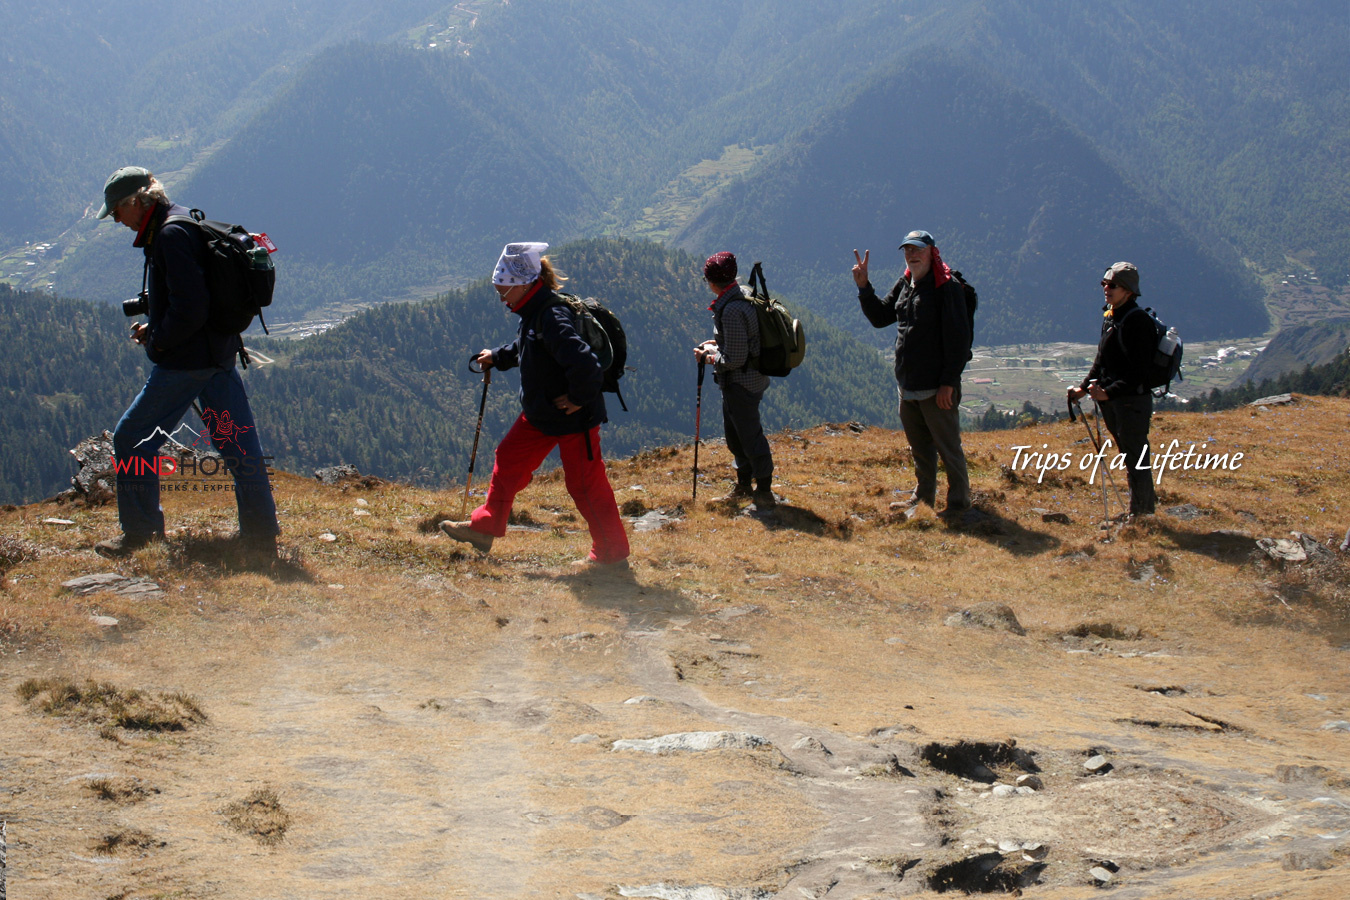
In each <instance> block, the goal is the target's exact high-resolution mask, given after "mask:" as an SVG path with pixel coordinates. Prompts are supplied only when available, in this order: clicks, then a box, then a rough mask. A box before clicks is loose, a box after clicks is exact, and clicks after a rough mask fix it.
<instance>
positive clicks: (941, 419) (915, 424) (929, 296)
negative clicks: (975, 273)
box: [853, 231, 971, 516]
mask: <svg viewBox="0 0 1350 900" xmlns="http://www.w3.org/2000/svg"><path fill="white" fill-rule="evenodd" d="M900 252H902V253H904V254H905V266H906V268H905V274H904V275H903V276H901V278H900V280H899V281H897V282H896V283H895V286H894V287H892V288H891V289H890V291H889V292H888V293H887V294H886V296H885V297H884V298H881V297H878V296H877V292H876V290H875V289H874V288H873V287H872V282H871V281H870V280H869V279H868V274H867V268H868V262H869V260H870V258H871V251H870V250H869V251H866V252H865V253H864V254H863V255H862V256H859V255H858V251H857V250H854V251H853V256H854V258H855V259H856V260H857V264H856V265H854V266H853V281H854V283H855V284H856V285H857V286H858V302H859V303H860V304H861V305H862V311H863V315H865V316H867V321H869V322H871V323H872V327H873V328H885V327H886V326H888V325H895V326H896V330H895V379H896V381H897V382H899V388H900V424H901V425H903V426H904V429H905V439H906V440H908V441H909V448H910V450H912V451H913V453H914V473H915V476H916V478H917V479H918V486H917V487H915V489H914V495H913V498H912V500H911V502H910V505H911V506H914V505H917V504H919V503H924V504H927V505H928V506H930V507H931V506H934V505H935V502H936V499H937V461H938V458H939V457H941V458H942V464H943V465H944V466H945V467H946V469H947V507H946V509H945V510H944V511H943V515H944V516H967V515H970V514H971V510H970V476H969V474H967V472H966V454H965V450H964V449H963V448H962V447H961V411H960V408H959V407H960V403H961V372H962V371H963V370H964V369H965V367H966V363H967V362H968V361H969V360H970V338H971V335H970V313H969V312H967V309H966V295H965V289H964V288H963V287H962V285H961V282H960V281H959V280H958V279H957V278H956V277H955V276H954V275H953V273H952V270H951V268H950V267H948V266H947V264H946V263H945V262H943V261H942V256H941V254H940V253H939V252H938V248H937V244H936V242H935V241H934V240H933V236H932V235H931V234H929V233H928V232H926V231H911V232H910V233H909V234H907V235H905V239H904V241H903V242H901V244H900Z"/></svg>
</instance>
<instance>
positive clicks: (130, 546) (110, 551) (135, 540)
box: [94, 532, 164, 559]
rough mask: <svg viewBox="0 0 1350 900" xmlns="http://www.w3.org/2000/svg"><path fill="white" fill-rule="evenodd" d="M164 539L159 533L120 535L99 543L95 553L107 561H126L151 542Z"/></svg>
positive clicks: (95, 546) (96, 545)
mask: <svg viewBox="0 0 1350 900" xmlns="http://www.w3.org/2000/svg"><path fill="white" fill-rule="evenodd" d="M163 539H164V535H162V534H160V533H158V532H155V533H153V534H146V535H131V534H119V535H118V536H117V537H115V538H109V539H108V540H106V541H99V542H98V543H97V544H95V545H94V552H95V553H97V554H98V555H99V556H103V557H106V558H107V559H124V558H126V557H128V556H130V555H131V554H133V553H135V552H136V551H137V550H139V549H141V548H142V547H144V546H146V545H147V544H149V543H150V542H151V541H157V540H163Z"/></svg>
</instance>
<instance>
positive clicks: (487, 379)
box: [459, 357, 492, 519]
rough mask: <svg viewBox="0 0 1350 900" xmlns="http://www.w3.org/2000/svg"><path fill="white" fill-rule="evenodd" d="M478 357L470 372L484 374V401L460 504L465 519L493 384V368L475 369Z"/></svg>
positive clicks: (479, 409)
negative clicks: (462, 500) (479, 438)
mask: <svg viewBox="0 0 1350 900" xmlns="http://www.w3.org/2000/svg"><path fill="white" fill-rule="evenodd" d="M476 359H477V357H471V358H470V359H469V371H470V372H474V373H478V372H482V373H483V399H481V400H479V401H478V427H477V428H475V429H474V430H473V452H472V453H470V454H469V477H468V478H467V479H465V481H464V502H463V503H462V504H460V508H459V517H460V518H461V519H463V518H464V516H465V515H467V514H468V512H469V487H470V485H472V484H473V466H474V463H476V462H477V461H478V436H479V435H480V434H482V433H483V410H485V409H487V389H488V385H489V384H492V366H488V367H486V368H483V367H479V368H477V369H475V368H474V367H473V364H474V361H475V360H476Z"/></svg>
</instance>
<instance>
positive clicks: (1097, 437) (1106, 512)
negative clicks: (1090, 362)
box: [1069, 399, 1126, 522]
mask: <svg viewBox="0 0 1350 900" xmlns="http://www.w3.org/2000/svg"><path fill="white" fill-rule="evenodd" d="M1074 406H1078V416H1079V418H1081V419H1082V420H1083V427H1084V428H1086V429H1087V433H1088V440H1090V441H1091V442H1092V446H1093V448H1094V449H1096V451H1097V453H1099V454H1100V453H1101V452H1102V425H1101V421H1102V410H1101V407H1100V406H1098V405H1097V401H1096V400H1095V399H1094V400H1093V401H1092V407H1093V412H1094V414H1095V415H1096V417H1097V431H1096V433H1095V434H1094V433H1093V431H1092V423H1091V422H1089V421H1088V417H1087V415H1086V414H1085V413H1084V412H1083V407H1082V405H1081V404H1077V403H1075V402H1074V401H1070V402H1069V421H1070V422H1072V421H1073V420H1074V417H1073V408H1074ZM1102 474H1103V475H1105V476H1106V483H1108V484H1110V485H1111V490H1112V491H1113V492H1114V493H1115V495H1116V504H1117V505H1118V506H1120V508H1121V509H1125V508H1126V507H1125V502H1124V501H1123V500H1121V498H1120V488H1118V487H1116V480H1115V479H1114V478H1112V477H1111V465H1110V463H1107V467H1106V468H1105V469H1103V470H1102ZM1102 516H1103V517H1104V518H1105V520H1106V521H1107V522H1110V521H1111V507H1110V505H1109V503H1108V501H1107V495H1106V484H1103V485H1102Z"/></svg>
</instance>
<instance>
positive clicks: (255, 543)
mask: <svg viewBox="0 0 1350 900" xmlns="http://www.w3.org/2000/svg"><path fill="white" fill-rule="evenodd" d="M235 540H236V541H237V542H238V546H239V550H240V551H241V553H242V555H243V557H244V559H246V560H247V561H248V562H249V563H252V564H255V565H256V564H258V563H270V562H276V560H277V536H276V535H275V534H241V535H239V536H238V537H237V538H235Z"/></svg>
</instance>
